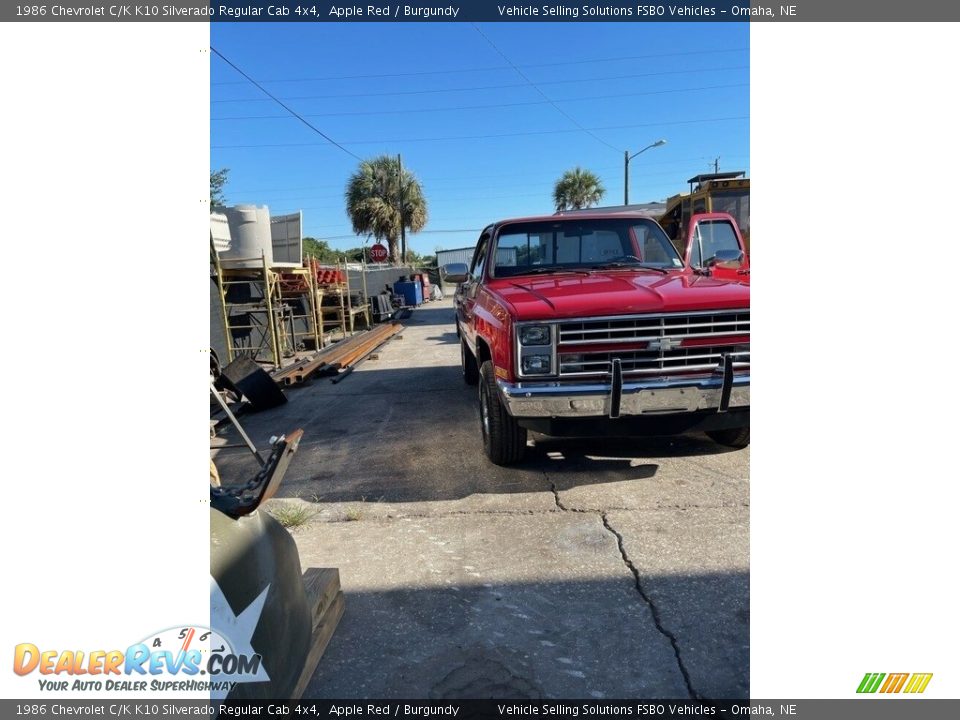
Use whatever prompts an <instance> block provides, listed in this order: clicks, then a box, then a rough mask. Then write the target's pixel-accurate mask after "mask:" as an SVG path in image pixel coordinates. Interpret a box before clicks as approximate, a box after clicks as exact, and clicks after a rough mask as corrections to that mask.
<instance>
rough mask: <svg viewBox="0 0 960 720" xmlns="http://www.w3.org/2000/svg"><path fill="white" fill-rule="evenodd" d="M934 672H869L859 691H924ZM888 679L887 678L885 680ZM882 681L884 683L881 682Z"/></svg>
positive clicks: (861, 682) (864, 677) (858, 688)
mask: <svg viewBox="0 0 960 720" xmlns="http://www.w3.org/2000/svg"><path fill="white" fill-rule="evenodd" d="M932 677H933V673H913V674H912V675H911V674H910V673H890V674H889V675H887V674H885V673H867V674H865V675H864V676H863V680H861V681H860V685H859V686H858V687H857V692H858V693H875V692H877V691H879V692H881V693H887V694H890V693H899V692H901V691H903V692H904V693H912V694H916V693H922V692H923V691H924V690H926V689H927V685H929V684H930V679H931V678H932ZM884 679H886V680H884ZM881 683H882V684H881Z"/></svg>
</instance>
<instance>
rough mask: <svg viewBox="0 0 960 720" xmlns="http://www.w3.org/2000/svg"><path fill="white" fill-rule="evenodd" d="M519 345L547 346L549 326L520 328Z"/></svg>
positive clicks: (548, 342)
mask: <svg viewBox="0 0 960 720" xmlns="http://www.w3.org/2000/svg"><path fill="white" fill-rule="evenodd" d="M520 344H521V345H549V344H550V326H549V325H525V326H523V327H521V328H520Z"/></svg>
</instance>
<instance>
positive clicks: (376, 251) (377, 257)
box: [370, 243, 387, 263]
mask: <svg viewBox="0 0 960 720" xmlns="http://www.w3.org/2000/svg"><path fill="white" fill-rule="evenodd" d="M370 259H371V260H372V261H373V262H378V263H382V262H386V261H387V249H386V248H385V247H384V246H383V245H381V244H380V243H377V244H376V245H371V246H370Z"/></svg>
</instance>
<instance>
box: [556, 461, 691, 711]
mask: <svg viewBox="0 0 960 720" xmlns="http://www.w3.org/2000/svg"><path fill="white" fill-rule="evenodd" d="M543 476H544V477H545V478H546V479H547V480H549V479H550V478H549V476H548V475H547V473H546V472H544V473H543ZM550 491H551V492H552V493H553V500H554V502H555V503H556V505H557V508H558V509H560V510H561V511H563V512H579V513H587V514H594V515H599V516H600V522H601V523H603V527H604V528H605V529H606V530H607V532H609V533H610V534H612V535H613V536H614V537H615V538H616V539H617V548H618V549H619V550H620V559H621V560H622V561H623V564H624V565H626V567H627V569H628V570H629V571H630V573H631V574H632V575H633V584H634V587H636V589H637V593H639V595H640V597H641V598H642V599H643V602H644V603H646V605H647V607H648V608H650V614H651V616H652V617H653V624H654V626H655V627H656V628H657V632H659V633H660V634H661V635H663V636H664V637H665V638H667V640H669V641H670V646H671V647H672V648H673V657H674V659H675V660H676V661H677V667H678V668H679V669H680V674H681V675H682V676H683V683H684V685H686V687H687V693H688V694H689V695H690V698H691V699H692V700H701V699H702V697H701V696H700V694H699V693H698V692H697V691H696V690H695V689H694V688H693V681H692V680H691V679H690V672H689V671H688V670H687V666H686V665H685V664H684V662H683V658H682V657H680V644H679V643H678V642H677V637H676V635H674V634H673V633H672V632H670V631H669V630H667V628H666V627H664V625H663V620H662V619H661V617H660V610H659V609H657V606H656V605H655V604H654V602H653V599H652V598H651V597H650V596H649V595H648V594H647V592H646V591H645V590H644V589H643V584H642V583H641V582H640V571H639V570H637V566H636V565H634V564H633V561H632V560H631V559H630V557H629V556H628V555H627V550H626V548H625V547H624V546H623V536H622V535H621V534H620V533H619V532H617V531H616V530H615V529H614V528H613V526H612V525H611V524H610V520H609V519H608V518H607V512H606V511H600V510H577V509H571V508H568V507H566V506H565V505H564V504H563V501H562V500H561V499H560V491H559V490H558V489H557V484H556V483H555V482H553V481H552V480H551V481H550Z"/></svg>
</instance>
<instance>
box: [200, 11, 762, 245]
mask: <svg viewBox="0 0 960 720" xmlns="http://www.w3.org/2000/svg"><path fill="white" fill-rule="evenodd" d="M479 29H480V31H478V30H477V29H475V28H474V27H473V26H472V25H471V24H469V23H422V24H420V23H342V24H335V23H310V22H301V23H212V24H211V30H210V34H211V45H212V46H213V47H214V48H216V49H217V50H218V51H219V52H221V53H223V55H225V56H226V57H227V58H229V59H230V61H231V62H233V63H234V64H236V65H237V66H238V67H239V68H241V69H242V70H244V72H246V73H247V74H248V75H250V76H251V77H253V78H254V79H256V80H257V81H258V82H261V83H262V84H263V85H264V87H266V88H267V89H268V90H269V91H270V92H271V93H273V94H274V95H276V96H278V97H279V98H281V99H283V100H284V102H285V103H286V104H288V105H289V106H290V107H292V108H293V109H294V110H296V111H297V112H298V113H300V114H301V115H304V116H305V117H306V118H307V119H308V120H309V121H310V122H311V123H312V124H313V125H315V126H316V127H317V128H319V129H320V130H322V131H323V132H324V133H325V134H326V135H328V136H330V137H331V138H332V139H334V140H335V141H336V142H337V143H339V144H341V145H342V146H343V147H344V148H346V149H347V150H349V151H350V152H351V153H354V154H356V155H357V156H359V157H361V158H364V159H366V158H369V157H373V156H376V155H380V154H390V155H396V154H397V153H401V154H402V156H403V163H404V166H405V167H407V168H409V169H410V170H412V171H413V172H414V173H415V174H416V176H417V178H418V179H419V180H420V182H421V184H422V186H423V188H424V191H425V194H426V197H427V201H428V207H429V215H430V217H429V222H428V224H427V227H426V228H425V230H426V231H425V232H423V233H419V234H417V235H414V236H412V237H411V238H410V239H409V247H410V248H411V249H413V250H415V251H416V252H419V253H421V254H430V253H433V252H434V250H436V249H437V248H457V247H466V246H472V245H473V244H474V242H475V241H476V237H477V234H478V232H479V230H480V229H482V227H483V226H484V225H485V224H487V223H489V222H491V221H493V220H497V219H500V218H504V217H512V216H518V215H531V214H541V213H550V212H552V211H553V207H552V205H551V192H552V188H553V183H554V181H555V180H556V179H557V178H558V177H559V176H560V175H561V174H562V173H563V171H564V170H567V169H569V168H572V167H574V166H576V165H579V166H581V167H584V168H587V169H589V170H592V171H594V172H596V173H597V174H598V175H600V177H601V179H602V181H603V183H604V185H605V187H606V189H607V194H606V196H605V198H604V201H603V202H602V203H601V204H603V205H615V204H619V203H622V202H623V151H624V150H629V151H630V152H631V154H632V153H634V152H636V151H637V150H640V149H641V148H643V147H645V146H647V145H649V144H651V143H653V142H655V141H656V140H657V139H659V138H664V139H666V140H667V144H666V145H664V146H662V147H657V148H652V149H650V150H647V151H646V152H644V153H643V154H642V155H640V156H638V157H636V158H635V159H634V160H632V161H631V163H630V180H631V182H630V200H631V201H632V202H648V201H653V200H663V199H666V198H667V197H668V196H670V195H673V194H676V193H678V192H681V191H683V190H685V189H686V184H685V181H686V179H687V178H689V177H691V176H692V175H695V174H697V173H701V172H709V171H710V170H711V169H712V163H713V160H714V158H716V157H717V156H719V157H720V169H721V170H747V171H749V168H750V165H749V161H750V158H749V152H750V144H749V137H750V133H749V122H748V120H747V119H746V118H747V116H748V115H749V107H750V95H749V86H748V83H749V68H748V65H749V23H704V24H693V23H593V22H587V23H490V24H483V25H480V26H479ZM484 35H485V36H486V37H487V38H489V39H490V40H491V41H492V42H493V44H494V45H496V47H497V48H498V49H499V51H500V53H502V55H501V54H500V53H498V51H497V49H495V48H494V47H493V46H491V44H490V42H488V41H487V39H485V37H484ZM505 58H506V59H505ZM512 65H515V66H517V68H519V72H518V70H517V69H515V68H514V67H512ZM210 78H211V93H210V98H211V106H210V116H211V123H210V135H211V137H210V144H211V150H210V163H211V169H214V170H215V169H219V168H222V167H228V168H230V176H229V184H228V185H227V188H226V195H227V199H228V201H229V202H230V203H231V204H236V203H256V204H258V205H263V204H266V205H268V206H269V207H270V211H271V213H272V214H275V215H276V214H280V213H285V212H293V211H296V210H298V209H302V211H303V217H304V234H305V235H310V236H313V237H317V238H324V239H328V241H329V242H330V244H331V246H333V247H339V248H349V247H355V246H358V245H360V244H362V242H363V238H358V237H356V236H354V235H353V234H352V231H351V228H350V221H349V219H348V218H347V215H346V213H345V210H344V202H343V191H344V188H345V186H346V182H347V179H348V177H349V176H350V174H351V173H352V172H353V171H354V170H355V168H356V166H357V164H358V160H357V159H356V158H354V157H352V156H351V155H349V154H348V153H346V152H344V151H343V150H342V149H340V148H338V147H336V146H334V145H332V144H330V143H328V142H327V141H326V140H324V139H323V138H322V137H321V136H320V135H318V134H316V133H314V132H313V131H312V130H310V129H309V128H307V127H306V126H305V125H303V124H302V123H301V122H300V121H299V120H297V119H295V118H293V117H291V116H290V115H289V114H288V113H287V112H286V111H285V110H284V109H283V108H282V107H280V106H279V105H278V104H277V103H275V102H273V101H272V100H270V99H269V98H267V96H266V95H264V94H263V93H261V92H260V90H258V89H257V88H256V87H255V86H253V85H252V84H251V83H249V82H248V81H246V80H244V79H243V77H242V76H240V75H239V74H238V73H237V72H236V71H235V70H233V69H232V68H231V67H230V66H229V65H227V64H226V63H225V62H223V61H222V60H221V59H220V58H218V57H216V56H215V55H211V68H210ZM531 83H532V85H533V86H535V87H533V86H531ZM541 93H542V94H541ZM545 98H547V99H549V100H550V101H552V102H553V103H554V104H555V105H556V107H554V105H551V104H550V103H549V102H547V100H546V99H545ZM557 108H559V110H558V109H557ZM561 111H562V112H561ZM568 116H569V117H568ZM571 118H572V119H571ZM578 126H580V127H578ZM581 127H582V128H587V129H588V130H589V131H590V132H585V131H584V130H582V129H580V128H581Z"/></svg>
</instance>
